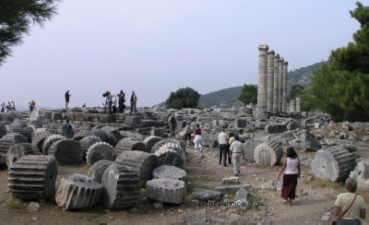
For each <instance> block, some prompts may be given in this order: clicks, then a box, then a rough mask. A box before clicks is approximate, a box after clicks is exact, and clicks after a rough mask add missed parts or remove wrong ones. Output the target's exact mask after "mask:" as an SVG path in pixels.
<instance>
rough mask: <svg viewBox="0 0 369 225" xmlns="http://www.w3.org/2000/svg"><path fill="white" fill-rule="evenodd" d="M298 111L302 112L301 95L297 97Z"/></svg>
mask: <svg viewBox="0 0 369 225" xmlns="http://www.w3.org/2000/svg"><path fill="white" fill-rule="evenodd" d="M296 112H298V113H301V97H296Z"/></svg>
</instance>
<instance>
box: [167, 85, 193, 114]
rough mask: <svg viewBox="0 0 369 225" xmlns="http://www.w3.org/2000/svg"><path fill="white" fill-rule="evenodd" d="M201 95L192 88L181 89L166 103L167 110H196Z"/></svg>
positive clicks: (172, 93)
mask: <svg viewBox="0 0 369 225" xmlns="http://www.w3.org/2000/svg"><path fill="white" fill-rule="evenodd" d="M199 99H200V94H199V93H198V92H197V91H195V90H194V89H192V88H189V87H186V88H180V89H178V90H177V91H176V92H171V93H170V96H169V98H168V99H167V100H166V101H165V105H166V106H167V108H173V109H182V108H195V107H197V106H198V104H199Z"/></svg>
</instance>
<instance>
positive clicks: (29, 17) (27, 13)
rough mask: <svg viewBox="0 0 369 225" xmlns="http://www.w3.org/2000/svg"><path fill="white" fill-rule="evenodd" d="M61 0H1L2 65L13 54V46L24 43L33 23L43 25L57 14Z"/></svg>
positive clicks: (0, 53) (0, 60)
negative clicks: (24, 38)
mask: <svg viewBox="0 0 369 225" xmlns="http://www.w3.org/2000/svg"><path fill="white" fill-rule="evenodd" d="M58 1H59V0H1V1H0V65H1V64H2V63H4V60H5V58H6V57H8V56H11V54H12V50H11V48H12V47H13V46H16V45H19V44H21V43H22V35H23V34H28V33H29V31H30V28H31V25H33V24H39V25H41V26H42V25H43V23H44V22H45V21H46V20H50V19H51V17H52V16H53V15H55V14H56V2H58Z"/></svg>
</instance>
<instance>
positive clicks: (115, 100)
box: [113, 95, 117, 113]
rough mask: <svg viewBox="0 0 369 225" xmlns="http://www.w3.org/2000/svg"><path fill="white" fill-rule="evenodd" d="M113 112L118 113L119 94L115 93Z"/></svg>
mask: <svg viewBox="0 0 369 225" xmlns="http://www.w3.org/2000/svg"><path fill="white" fill-rule="evenodd" d="M113 113H117V96H116V95H113Z"/></svg>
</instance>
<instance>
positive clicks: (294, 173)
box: [278, 147, 301, 206]
mask: <svg viewBox="0 0 369 225" xmlns="http://www.w3.org/2000/svg"><path fill="white" fill-rule="evenodd" d="M286 151H287V156H286V158H285V159H284V161H283V166H282V168H281V170H280V171H279V174H278V180H279V177H280V176H281V174H282V173H283V171H284V173H283V182H282V191H281V197H282V198H283V199H284V200H285V202H288V203H289V204H290V205H291V206H292V200H293V199H295V197H296V187H297V178H298V177H300V171H301V170H300V160H299V158H298V155H297V153H296V151H295V149H294V148H292V147H288V148H287V150H286Z"/></svg>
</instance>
